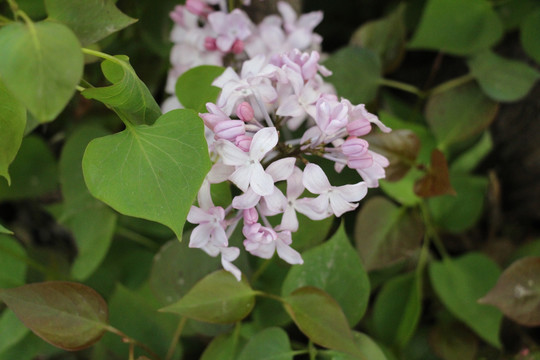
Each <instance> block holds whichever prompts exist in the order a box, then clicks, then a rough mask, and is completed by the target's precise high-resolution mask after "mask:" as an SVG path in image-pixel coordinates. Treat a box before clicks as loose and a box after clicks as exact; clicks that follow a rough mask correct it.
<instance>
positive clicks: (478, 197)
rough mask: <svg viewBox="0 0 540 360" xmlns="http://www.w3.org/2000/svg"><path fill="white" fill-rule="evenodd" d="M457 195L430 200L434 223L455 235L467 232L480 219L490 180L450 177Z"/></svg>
mask: <svg viewBox="0 0 540 360" xmlns="http://www.w3.org/2000/svg"><path fill="white" fill-rule="evenodd" d="M450 179H451V180H452V186H453V187H454V189H455V190H456V193H457V195H442V196H437V197H433V198H430V199H428V200H427V201H428V207H429V210H430V212H431V215H432V217H433V220H434V222H435V223H436V224H437V225H438V226H440V227H442V228H443V229H446V230H448V231H451V232H453V233H460V232H462V231H464V230H467V229H468V228H470V227H471V226H473V225H474V224H476V222H477V221H478V219H479V218H480V216H481V215H482V210H483V208H484V201H485V194H486V191H487V187H488V180H487V179H486V178H485V177H480V176H473V175H468V174H454V173H452V174H451V175H450Z"/></svg>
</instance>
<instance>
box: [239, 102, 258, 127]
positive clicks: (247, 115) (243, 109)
mask: <svg viewBox="0 0 540 360" xmlns="http://www.w3.org/2000/svg"><path fill="white" fill-rule="evenodd" d="M236 115H237V116H238V118H239V119H240V120H243V121H245V122H249V121H251V120H253V116H254V115H255V112H254V111H253V108H252V107H251V105H249V103H248V102H246V101H244V102H242V103H240V104H238V106H237V107H236Z"/></svg>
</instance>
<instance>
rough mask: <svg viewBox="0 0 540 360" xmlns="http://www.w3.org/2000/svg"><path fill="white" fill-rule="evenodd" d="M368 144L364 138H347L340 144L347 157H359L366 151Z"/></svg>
mask: <svg viewBox="0 0 540 360" xmlns="http://www.w3.org/2000/svg"><path fill="white" fill-rule="evenodd" d="M368 147H369V144H368V142H367V141H366V140H364V139H359V138H349V139H347V140H345V142H344V143H343V144H342V145H341V150H342V151H343V154H345V155H347V156H348V157H361V156H363V155H364V154H365V153H366V152H367V151H368Z"/></svg>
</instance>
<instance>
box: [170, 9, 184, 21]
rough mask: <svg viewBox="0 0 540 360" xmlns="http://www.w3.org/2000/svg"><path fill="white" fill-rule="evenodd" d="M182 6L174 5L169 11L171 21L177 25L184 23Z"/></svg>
mask: <svg viewBox="0 0 540 360" xmlns="http://www.w3.org/2000/svg"><path fill="white" fill-rule="evenodd" d="M183 10H184V7H183V6H182V5H176V6H175V7H174V10H173V11H171V12H170V13H169V17H170V18H171V20H172V21H174V22H175V23H176V24H178V25H183V24H184V14H183V12H182V11H183Z"/></svg>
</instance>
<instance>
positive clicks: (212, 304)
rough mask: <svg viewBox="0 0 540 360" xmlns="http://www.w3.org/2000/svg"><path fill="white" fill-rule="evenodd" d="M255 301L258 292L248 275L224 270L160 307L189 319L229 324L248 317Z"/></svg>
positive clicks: (207, 277)
mask: <svg viewBox="0 0 540 360" xmlns="http://www.w3.org/2000/svg"><path fill="white" fill-rule="evenodd" d="M254 305H255V292H254V291H253V290H252V289H251V287H250V286H249V284H248V283H247V282H246V280H245V279H243V280H242V281H237V280H236V278H235V277H234V276H233V275H232V274H230V273H228V272H226V271H224V270H220V271H216V272H213V273H211V274H210V275H208V276H206V277H205V278H203V279H202V280H201V281H199V282H198V283H197V284H195V286H194V287H193V288H192V289H191V290H190V291H189V292H188V293H187V294H186V295H185V296H184V297H182V298H181V299H180V300H179V301H177V302H176V303H174V304H171V305H169V306H167V307H165V308H163V309H161V310H160V311H164V312H172V313H175V314H179V315H182V316H185V317H188V318H190V319H195V320H199V321H205V322H210V323H216V324H228V323H233V322H236V321H240V320H242V319H243V318H245V317H246V316H247V315H249V313H250V312H251V310H252V309H253V306H254Z"/></svg>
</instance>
